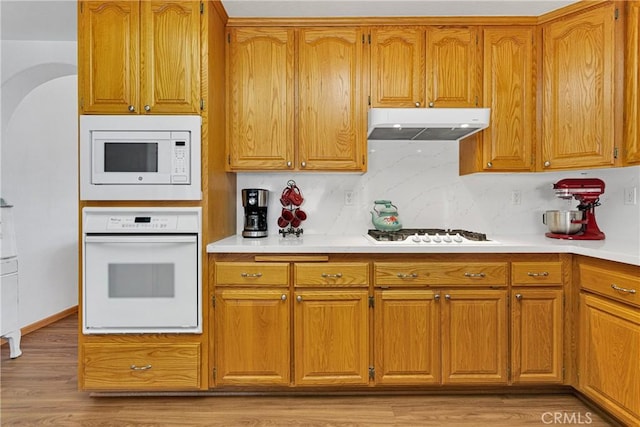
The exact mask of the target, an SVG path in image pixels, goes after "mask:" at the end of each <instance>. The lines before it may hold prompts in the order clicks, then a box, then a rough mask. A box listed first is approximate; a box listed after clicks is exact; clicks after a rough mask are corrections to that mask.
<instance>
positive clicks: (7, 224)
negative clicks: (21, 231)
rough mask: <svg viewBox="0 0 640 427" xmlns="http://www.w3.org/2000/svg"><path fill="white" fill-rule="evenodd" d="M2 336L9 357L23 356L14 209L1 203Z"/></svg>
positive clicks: (0, 298)
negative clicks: (7, 344) (7, 346)
mask: <svg viewBox="0 0 640 427" xmlns="http://www.w3.org/2000/svg"><path fill="white" fill-rule="evenodd" d="M0 242H1V247H2V253H0V307H1V309H2V315H1V316H0V322H2V323H0V336H1V337H2V338H4V339H6V340H7V341H8V342H9V357H11V358H12V359H15V358H16V357H18V356H20V355H21V354H22V350H20V340H21V337H22V333H21V331H20V327H19V325H18V296H19V293H18V251H17V249H16V236H15V229H14V225H13V206H12V205H10V204H8V203H6V202H5V201H4V199H0Z"/></svg>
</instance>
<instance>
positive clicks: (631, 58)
mask: <svg viewBox="0 0 640 427" xmlns="http://www.w3.org/2000/svg"><path fill="white" fill-rule="evenodd" d="M626 50H627V53H626V64H627V66H626V80H625V81H626V83H625V85H626V89H625V96H626V99H625V107H624V108H625V139H626V144H625V161H626V163H627V164H637V163H640V1H637V0H634V1H630V2H627V47H626Z"/></svg>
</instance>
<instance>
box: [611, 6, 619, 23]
mask: <svg viewBox="0 0 640 427" xmlns="http://www.w3.org/2000/svg"><path fill="white" fill-rule="evenodd" d="M613 17H614V19H615V20H616V21H617V20H618V18H619V17H620V11H619V10H618V8H617V7H616V9H615V11H614V12H613Z"/></svg>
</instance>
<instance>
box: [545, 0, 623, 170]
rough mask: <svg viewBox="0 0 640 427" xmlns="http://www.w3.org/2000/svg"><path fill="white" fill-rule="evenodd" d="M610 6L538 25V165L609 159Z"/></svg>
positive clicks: (611, 112)
mask: <svg viewBox="0 0 640 427" xmlns="http://www.w3.org/2000/svg"><path fill="white" fill-rule="evenodd" d="M614 8H615V5H614V4H611V3H609V4H606V5H604V6H603V7H599V8H597V9H593V10H590V11H587V12H584V13H580V14H578V15H576V16H573V17H570V18H567V19H562V20H559V21H554V22H551V23H550V24H548V25H546V26H545V27H544V28H543V43H544V46H543V88H542V91H543V109H542V110H543V111H542V132H543V135H542V137H543V147H542V162H543V165H542V167H543V168H546V169H566V168H586V167H591V166H611V165H613V163H614V153H613V150H614V141H615V126H614V123H615V117H614V111H615V108H614V107H615V103H614V90H615V88H614V77H615V76H614V64H615V56H614V49H615V46H614V42H615V40H614V32H615V20H614Z"/></svg>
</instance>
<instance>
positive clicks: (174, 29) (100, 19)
mask: <svg viewBox="0 0 640 427" xmlns="http://www.w3.org/2000/svg"><path fill="white" fill-rule="evenodd" d="M200 17H201V12H200V2H197V1H189V0H174V1H160V0H151V1H91V0H86V1H85V0H83V1H80V2H79V3H78V23H79V27H78V57H79V60H78V68H79V70H78V78H79V82H78V83H79V92H80V93H79V97H78V98H79V104H80V105H79V111H80V114H168V113H171V114H181V113H183V114H193V113H198V112H199V111H200V102H199V99H200V19H201V18H200Z"/></svg>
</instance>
